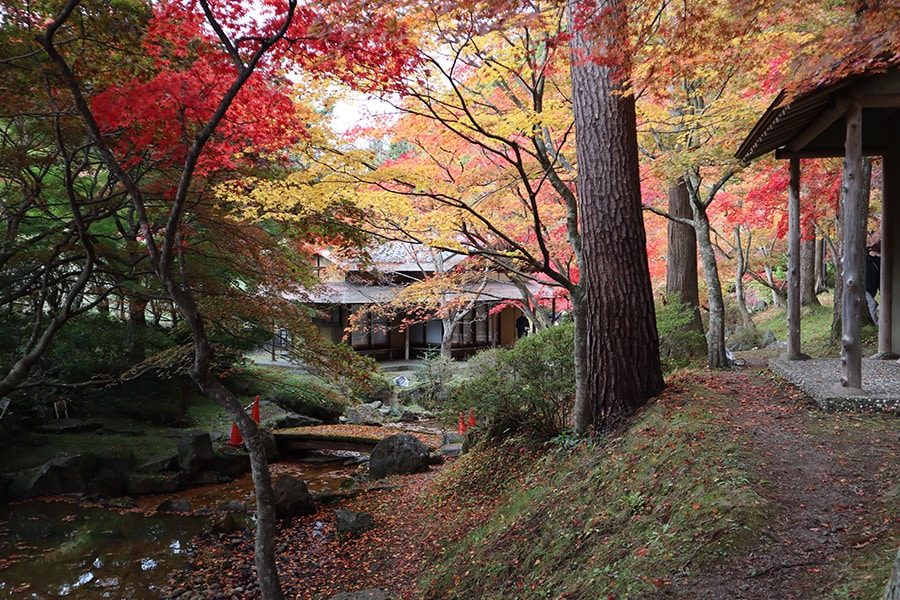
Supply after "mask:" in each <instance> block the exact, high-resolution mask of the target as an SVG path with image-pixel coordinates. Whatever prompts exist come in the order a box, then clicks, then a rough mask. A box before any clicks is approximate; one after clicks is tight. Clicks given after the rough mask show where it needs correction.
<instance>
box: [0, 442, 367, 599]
mask: <svg viewBox="0 0 900 600" xmlns="http://www.w3.org/2000/svg"><path fill="white" fill-rule="evenodd" d="M352 472H353V468H352V467H345V466H343V464H342V462H341V461H340V460H338V461H335V460H333V459H320V462H317V463H309V462H283V463H276V464H274V465H272V475H273V478H274V477H277V476H278V475H280V474H281V473H290V474H291V475H294V476H296V477H300V478H302V479H305V480H306V481H307V483H308V485H309V488H310V491H311V492H312V493H314V494H321V493H326V492H329V491H336V490H338V489H339V488H340V486H341V483H343V482H344V481H345V480H346V478H347V477H349V476H350V475H351V474H352ZM172 497H173V496H153V497H150V496H148V497H140V498H136V502H137V507H136V508H135V509H134V510H116V509H104V508H96V507H86V506H79V505H76V504H74V503H72V502H62V501H57V502H50V501H47V502H43V501H35V502H27V503H22V504H15V505H10V506H3V505H0V600H2V599H4V598H16V599H23V598H28V599H30V600H50V599H52V598H66V599H68V600H98V599H100V598H128V599H134V598H137V599H139V598H156V597H159V590H160V588H161V587H162V586H163V585H164V584H165V582H166V576H167V574H168V573H169V572H171V571H173V570H176V569H180V568H182V567H183V566H184V564H185V560H186V554H187V552H188V551H189V549H190V544H191V540H192V539H193V538H194V537H195V536H196V535H198V534H199V533H200V530H201V528H202V527H203V525H204V522H205V520H204V517H203V516H197V515H178V514H160V513H156V512H155V509H156V507H157V506H159V504H160V503H161V502H163V501H164V500H166V499H168V498H172ZM177 497H178V498H185V499H187V500H189V501H190V502H191V505H192V507H193V509H194V511H195V512H199V513H201V514H202V513H204V512H208V511H209V510H212V509H215V508H216V507H218V506H220V505H221V504H223V503H225V502H228V501H231V500H237V501H240V502H244V503H245V504H247V505H249V506H251V507H252V506H253V504H254V502H255V500H254V493H253V483H252V480H251V478H250V476H249V475H248V476H246V477H242V478H240V479H238V480H236V481H234V482H232V483H229V484H225V485H220V486H209V487H203V488H194V489H191V490H185V491H184V492H180V493H179V494H177Z"/></svg>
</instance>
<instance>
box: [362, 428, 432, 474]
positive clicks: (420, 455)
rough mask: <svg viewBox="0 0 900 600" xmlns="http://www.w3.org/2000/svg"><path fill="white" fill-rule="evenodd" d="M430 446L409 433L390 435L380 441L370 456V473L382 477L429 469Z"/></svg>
mask: <svg viewBox="0 0 900 600" xmlns="http://www.w3.org/2000/svg"><path fill="white" fill-rule="evenodd" d="M429 461H430V456H429V451H428V446H426V445H425V444H423V443H422V442H421V440H419V438H417V437H416V436H414V435H410V434H408V433H398V434H395V435H391V436H388V437H386V438H384V439H383V440H381V441H380V442H378V445H377V446H375V449H374V450H372V456H371V457H370V458H369V475H370V476H371V477H372V479H382V478H384V477H387V476H388V475H395V474H399V475H406V474H409V473H421V472H423V471H427V470H428V464H429Z"/></svg>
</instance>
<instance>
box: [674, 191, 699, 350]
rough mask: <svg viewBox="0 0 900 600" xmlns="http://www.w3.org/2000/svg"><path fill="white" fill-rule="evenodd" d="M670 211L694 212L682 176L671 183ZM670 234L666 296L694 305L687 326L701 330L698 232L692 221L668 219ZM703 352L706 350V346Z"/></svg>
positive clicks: (682, 215) (688, 216)
mask: <svg viewBox="0 0 900 600" xmlns="http://www.w3.org/2000/svg"><path fill="white" fill-rule="evenodd" d="M669 214H670V215H672V216H673V217H676V218H681V219H692V218H693V216H694V214H693V211H692V210H691V197H690V194H689V193H688V189H687V184H685V182H684V180H683V179H680V180H679V181H678V182H677V183H675V184H673V185H671V186H670V187H669ZM667 237H668V245H669V250H668V259H667V261H666V296H667V297H668V298H669V299H675V300H678V301H679V302H681V303H682V304H684V305H686V306H689V307H690V308H691V310H692V311H693V315H694V316H693V320H692V321H691V322H690V324H689V325H688V327H689V328H690V329H694V330H696V331H699V332H701V333H702V332H703V321H702V319H701V318H700V290H699V280H700V276H699V272H698V270H697V232H696V231H695V230H694V228H693V227H692V226H690V225H687V224H685V223H681V222H679V221H676V220H674V219H669V223H668V230H667ZM703 352H704V353H706V349H705V348H704V349H703Z"/></svg>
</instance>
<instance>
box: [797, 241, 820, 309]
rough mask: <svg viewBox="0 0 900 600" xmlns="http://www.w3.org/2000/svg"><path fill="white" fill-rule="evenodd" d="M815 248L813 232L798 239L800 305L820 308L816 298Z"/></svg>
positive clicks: (815, 242)
mask: <svg viewBox="0 0 900 600" xmlns="http://www.w3.org/2000/svg"><path fill="white" fill-rule="evenodd" d="M816 247H817V240H816V238H815V233H814V232H809V231H807V232H804V233H803V234H802V235H801V237H800V305H801V306H820V304H819V298H818V297H817V296H816V287H817V285H816V284H817V283H818V280H817V279H816Z"/></svg>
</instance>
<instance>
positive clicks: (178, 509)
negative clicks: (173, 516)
mask: <svg viewBox="0 0 900 600" xmlns="http://www.w3.org/2000/svg"><path fill="white" fill-rule="evenodd" d="M192 509H193V507H192V506H191V501H190V500H186V499H184V498H176V499H174V500H173V499H171V498H169V499H168V500H163V501H162V503H161V504H160V505H159V506H157V507H156V512H163V513H189V512H191V510H192Z"/></svg>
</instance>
